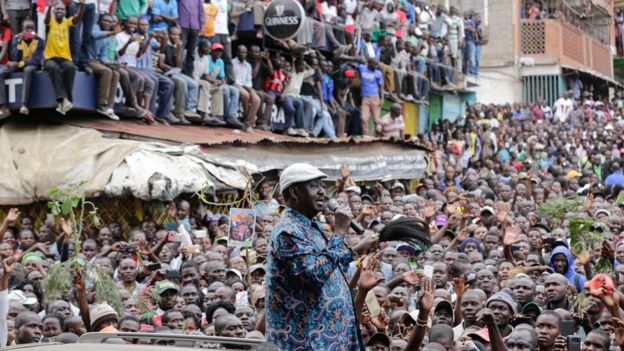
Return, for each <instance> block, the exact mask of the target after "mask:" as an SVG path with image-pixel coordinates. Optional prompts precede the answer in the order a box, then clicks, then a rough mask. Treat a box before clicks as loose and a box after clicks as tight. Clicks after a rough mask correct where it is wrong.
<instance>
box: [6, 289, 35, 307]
mask: <svg viewBox="0 0 624 351" xmlns="http://www.w3.org/2000/svg"><path fill="white" fill-rule="evenodd" d="M9 301H15V302H17V303H19V304H20V305H25V306H30V305H34V304H36V303H37V298H36V297H28V296H26V294H24V292H23V291H21V290H13V291H11V292H10V293H9Z"/></svg>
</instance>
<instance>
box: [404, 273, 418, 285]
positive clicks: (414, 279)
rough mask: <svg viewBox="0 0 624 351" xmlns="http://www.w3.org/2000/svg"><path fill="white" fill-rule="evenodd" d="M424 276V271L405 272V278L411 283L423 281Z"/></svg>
mask: <svg viewBox="0 0 624 351" xmlns="http://www.w3.org/2000/svg"><path fill="white" fill-rule="evenodd" d="M422 276H423V275H422V272H419V271H409V272H405V273H403V280H404V281H405V282H406V283H407V284H409V285H415V284H416V283H418V282H420V281H421V279H422Z"/></svg>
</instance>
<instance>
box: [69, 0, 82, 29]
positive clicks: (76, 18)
mask: <svg viewBox="0 0 624 351" xmlns="http://www.w3.org/2000/svg"><path fill="white" fill-rule="evenodd" d="M84 8H85V0H80V7H78V12H77V13H76V15H75V16H73V17H72V23H73V24H74V26H75V25H76V23H78V22H80V20H81V19H82V15H84Z"/></svg>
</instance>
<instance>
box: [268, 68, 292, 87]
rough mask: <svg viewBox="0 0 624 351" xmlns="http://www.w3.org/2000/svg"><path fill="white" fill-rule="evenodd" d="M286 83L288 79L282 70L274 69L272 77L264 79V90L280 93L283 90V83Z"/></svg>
mask: <svg viewBox="0 0 624 351" xmlns="http://www.w3.org/2000/svg"><path fill="white" fill-rule="evenodd" d="M287 81H288V77H287V76H286V74H285V73H284V70H282V69H274V70H273V75H272V76H270V77H266V78H264V90H267V91H272V92H275V93H281V92H282V89H284V83H286V82H287Z"/></svg>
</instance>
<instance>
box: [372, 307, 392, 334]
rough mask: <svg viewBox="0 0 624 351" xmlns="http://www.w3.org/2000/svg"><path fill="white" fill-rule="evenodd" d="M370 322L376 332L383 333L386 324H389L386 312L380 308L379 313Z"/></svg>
mask: <svg viewBox="0 0 624 351" xmlns="http://www.w3.org/2000/svg"><path fill="white" fill-rule="evenodd" d="M371 322H372V323H373V325H374V326H375V328H377V331H378V332H385V331H386V328H387V327H388V324H390V317H388V313H386V310H385V309H383V308H382V309H381V313H380V314H379V315H378V316H377V317H373V318H371Z"/></svg>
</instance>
